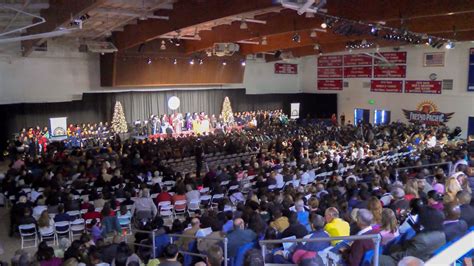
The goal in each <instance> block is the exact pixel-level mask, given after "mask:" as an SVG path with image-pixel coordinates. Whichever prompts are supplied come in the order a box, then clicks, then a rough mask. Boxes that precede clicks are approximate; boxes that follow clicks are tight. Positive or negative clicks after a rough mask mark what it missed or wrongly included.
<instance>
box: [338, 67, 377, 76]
mask: <svg viewBox="0 0 474 266" xmlns="http://www.w3.org/2000/svg"><path fill="white" fill-rule="evenodd" d="M371 77H372V67H371V66H365V67H345V68H344V78H371Z"/></svg>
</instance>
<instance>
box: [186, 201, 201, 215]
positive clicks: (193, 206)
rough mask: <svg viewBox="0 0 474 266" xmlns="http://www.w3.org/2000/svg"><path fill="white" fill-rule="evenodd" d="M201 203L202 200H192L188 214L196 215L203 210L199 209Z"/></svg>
mask: <svg viewBox="0 0 474 266" xmlns="http://www.w3.org/2000/svg"><path fill="white" fill-rule="evenodd" d="M200 203H201V200H200V199H198V200H191V201H190V202H189V204H188V214H189V215H191V214H194V213H195V212H196V211H199V210H201V208H200V207H199V204H200Z"/></svg>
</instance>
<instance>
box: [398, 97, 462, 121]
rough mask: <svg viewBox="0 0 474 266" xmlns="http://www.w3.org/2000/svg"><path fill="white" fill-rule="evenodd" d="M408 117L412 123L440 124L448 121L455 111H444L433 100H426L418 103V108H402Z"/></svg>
mask: <svg viewBox="0 0 474 266" xmlns="http://www.w3.org/2000/svg"><path fill="white" fill-rule="evenodd" d="M402 110H403V113H404V114H405V117H406V119H408V121H410V122H412V123H420V124H427V125H439V124H442V123H446V122H448V121H449V119H451V117H452V116H453V115H454V112H453V113H442V112H439V111H438V107H437V106H436V105H435V104H434V103H433V102H431V101H424V102H421V103H420V104H418V106H417V108H416V110H411V111H410V110H405V109H402Z"/></svg>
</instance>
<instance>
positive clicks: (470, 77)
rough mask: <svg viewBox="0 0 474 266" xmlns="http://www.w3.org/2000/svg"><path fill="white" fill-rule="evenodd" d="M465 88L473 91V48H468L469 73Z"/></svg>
mask: <svg viewBox="0 0 474 266" xmlns="http://www.w3.org/2000/svg"><path fill="white" fill-rule="evenodd" d="M467 90H468V91H474V48H471V49H469V74H468V78H467Z"/></svg>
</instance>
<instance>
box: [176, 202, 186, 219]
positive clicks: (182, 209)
mask: <svg viewBox="0 0 474 266" xmlns="http://www.w3.org/2000/svg"><path fill="white" fill-rule="evenodd" d="M185 213H186V200H177V201H176V202H175V203H174V206H173V214H174V216H177V215H183V216H184V214H185Z"/></svg>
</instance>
